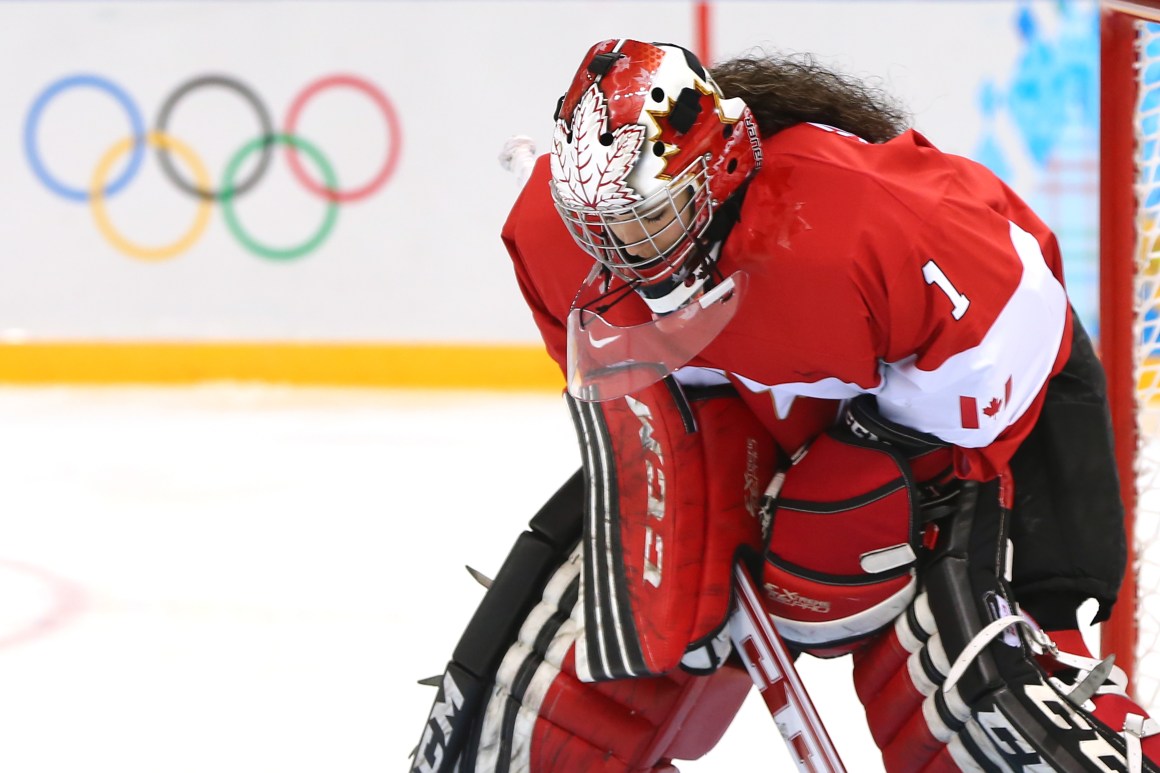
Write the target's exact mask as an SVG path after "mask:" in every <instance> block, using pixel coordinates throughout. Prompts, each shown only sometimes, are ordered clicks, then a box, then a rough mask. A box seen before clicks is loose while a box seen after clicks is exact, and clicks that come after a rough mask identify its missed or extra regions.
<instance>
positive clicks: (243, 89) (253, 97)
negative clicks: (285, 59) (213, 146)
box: [156, 75, 274, 201]
mask: <svg viewBox="0 0 1160 773" xmlns="http://www.w3.org/2000/svg"><path fill="white" fill-rule="evenodd" d="M203 86H221V87H222V88H225V89H229V90H230V91H233V92H235V93H237V94H238V95H239V96H241V98H242V99H244V100H246V101H247V102H249V103H250V106H251V107H252V108H254V112H255V113H257V114H258V123H259V124H261V127H262V134H261V136H263V137H265V138H266V141H265V142H264V143H263V144H262V155H261V156H259V157H258V165H257V167H256V168H255V169H254V171H253V172H251V173H250V176H249V177H247V178H246V179H245V180H243V181H242V182H240V183H238V184H237V185H235V186H234V188H233V191H232V194H233V195H234V196H240V195H241V194H243V193H245V192H246V191H248V190H249V189H250V188H252V187H254V185H256V184H257V182H258V180H260V179H261V178H262V175H263V174H265V172H266V167H267V166H269V164H270V156H271V155H273V151H274V124H273V122H271V121H270V113H269V111H267V110H266V106H265V105H263V104H262V101H261V100H260V99H258V95H257V94H255V93H254V91H253V89H251V88H250V87H249V86H247V85H246V84H244V83H242V82H241V81H239V80H237V79H236V78H230V77H229V76H226V75H201V76H198V77H196V78H192V79H191V80H188V81H186V82H185V83H183V84H181V86H179V87H178V88H177V90H176V91H174V92H173V93H172V94H170V95H169V96H168V97H166V99H165V102H164V103H163V104H162V105H161V110H160V111H158V113H157V123H156V127H157V131H158V132H160V133H162V134H165V129H166V126H167V125H168V124H169V116H170V114H171V113H172V112H173V109H174V108H175V107H177V103H178V102H179V101H181V98H182V97H184V96H185V95H186V94H188V93H189V92H191V91H193V90H194V89H199V88H201V87H203ZM157 160H158V161H159V162H160V163H161V169H162V171H164V172H165V176H166V177H168V178H169V179H170V181H172V182H173V184H174V185H176V186H177V187H178V188H181V190H183V191H185V192H186V193H190V194H193V195H194V196H197V197H198V198H200V199H211V200H213V201H221V198H222V192H221V191H215V190H212V189H211V190H203V189H202V188H198V187H197V186H195V185H192V184H190V183H188V182H186V181H185V179H184V178H182V176H181V175H180V174H179V173H178V171H177V168H176V167H175V166H174V164H173V161H172V159H171V158H170V156H169V149H168V148H167V147H166V146H165V145H164V144H162V145H159V146H158V148H157Z"/></svg>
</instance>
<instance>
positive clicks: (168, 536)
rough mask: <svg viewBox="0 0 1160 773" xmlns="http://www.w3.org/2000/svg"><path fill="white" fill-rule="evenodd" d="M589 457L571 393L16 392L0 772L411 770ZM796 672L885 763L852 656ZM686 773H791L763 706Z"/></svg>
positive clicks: (0, 534)
mask: <svg viewBox="0 0 1160 773" xmlns="http://www.w3.org/2000/svg"><path fill="white" fill-rule="evenodd" d="M578 465H579V454H578V452H577V450H576V441H575V439H574V434H573V430H572V427H571V423H570V421H569V418H568V414H567V410H566V409H565V407H564V405H563V402H562V401H561V399H560V398H558V397H555V396H548V395H542V394H531V395H527V394H520V395H496V394H484V393H470V392H461V393H437V394H424V393H417V392H396V391H385V390H384V391H380V390H313V389H291V388H278V387H255V386H236V385H221V386H205V387H195V388H167V389H159V388H91V389H90V388H84V389H82V388H27V389H23V388H4V389H0V470H2V471H3V473H2V475H0V771H10V772H11V773H81V772H82V771H102V772H104V771H116V772H117V773H208V772H209V771H212V772H213V773H263V772H268V773H322V771H327V772H328V773H329V772H331V771H335V772H341V773H358V772H359V771H384V770H405V769H406V767H407V765H408V759H407V757H408V754H409V753H410V751H411V749H412V748H413V747H414V746H415V745H416V743H417V742H418V740H419V736H420V733H421V731H422V728H423V724H424V721H425V719H426V715H427V711H428V709H429V708H430V705H431V701H432V698H433V697H434V689H433V688H429V687H423V686H420V685H418V684H417V683H416V680H418V679H420V678H422V677H426V676H431V675H434V674H437V673H440V672H441V671H442V669H443V667H444V665H445V663H446V661H447V659H448V658H449V656H450V654H451V650H452V648H453V647H454V645H455V643H456V641H457V639H458V636H459V634H460V632H461V631H462V629H463V627H464V625H465V624H466V622H467V620H468V618H469V616H470V615H471V613H472V611H473V610H474V608H475V606H476V604H477V603H478V602H479V599H480V598H481V596H482V594H483V590H482V588H480V587H479V586H478V585H477V584H476V583H475V582H474V581H473V580H472V579H471V578H470V577H469V576H468V574H467V572H466V571H465V570H464V565H465V564H471V565H472V566H474V567H476V568H478V569H479V570H481V571H482V572H484V573H485V574H493V573H494V572H495V571H496V570H497V569H498V568H499V566H500V564H501V562H502V561H503V558H504V556H505V555H506V554H507V551H508V549H509V547H510V546H511V543H512V542H513V541H514V540H515V538H516V536H517V535H518V534H519V533H520V531H521V530H522V528H523V527H524V525H525V524H526V522H527V520H528V518H529V517H530V516H531V515H532V514H533V513H534V512H535V510H536V509H537V508H538V507H539V505H540V504H542V502H543V501H544V500H545V499H546V498H547V497H548V496H549V495H550V494H551V493H552V492H553V491H555V489H556V488H557V486H558V485H559V484H560V483H561V482H562V481H563V480H564V479H565V478H566V477H567V476H568V475H569V474H570V473H571V472H572V471H573V470H574V469H575V468H576V467H577V466H578ZM803 661H804V662H803V663H802V669H801V670H802V673H803V678H804V679H805V680H806V682H807V684H808V686H809V687H810V688H811V690H812V692H813V694H814V697H815V700H816V702H817V704H818V708H819V711H820V712H821V714H822V716H823V718H824V719H825V720H826V723H827V725H828V726H829V727H830V729H831V733H832V734H833V736H834V737H835V742H836V744H837V746H838V748H839V750H840V752H841V753H842V755H843V756H844V758H845V760H846V763H847V767H848V768H849V769H850V770H851V771H852V772H855V771H857V772H861V771H880V770H882V767H881V763H880V762H879V758H878V753H877V751H876V750H875V749H874V746H873V743H872V741H871V740H870V737H869V733H868V732H867V730H866V729H865V721H864V719H863V716H862V711H861V709H860V707H859V706H858V705H857V702H856V700H855V698H854V697H853V691H852V689H851V687H850V680H849V671H850V666H849V660H848V659H842V660H837V661H816V660H810V659H803ZM680 768H681V770H682V771H686V772H690V771H692V772H695V773H703V772H704V771H737V770H745V771H760V770H768V771H789V770H793V766H792V764H791V763H790V761H789V758H788V756H787V755H786V752H785V751H784V747H783V746H782V742H781V740H780V738H779V736H778V734H777V731H776V728H775V726H774V724H773V722H772V720H771V719H770V716H769V714H768V712H767V711H766V710H765V708H764V704H763V703H762V702H761V700H760V698H759V697H758V696H757V694H756V692H754V693H751V695H750V699H749V701H748V702H747V703H746V705H745V707H744V708H743V709H742V712H741V714H740V715H739V716H738V718H737V719H736V721H735V722H734V725H733V726H732V727H731V728H730V730H729V731H728V732H727V733H726V736H725V738H724V739H723V740H722V742H721V743H720V744H719V746H718V747H717V748H716V749H714V750H713V751H712V752H711V753H710V754H709V755H708V756H707V757H705V758H704V759H702V760H700V761H696V762H685V763H681V764H680Z"/></svg>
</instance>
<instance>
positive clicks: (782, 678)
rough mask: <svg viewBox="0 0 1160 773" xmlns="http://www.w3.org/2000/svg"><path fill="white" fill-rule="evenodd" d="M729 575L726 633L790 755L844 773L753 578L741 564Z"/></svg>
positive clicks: (811, 772)
mask: <svg viewBox="0 0 1160 773" xmlns="http://www.w3.org/2000/svg"><path fill="white" fill-rule="evenodd" d="M733 577H734V580H735V581H736V588H735V591H734V594H735V596H736V599H735V603H736V608H735V609H734V611H733V614H732V615H730V617H729V635H730V637H731V638H732V639H733V646H734V647H735V648H736V649H737V653H738V654H739V655H740V656H741V660H742V662H743V663H744V664H745V668H746V670H748V671H749V676H750V677H751V678H752V679H753V683H754V684H756V685H757V689H758V690H760V691H761V697H762V698H763V699H764V700H765V705H766V707H767V708H768V709H769V713H770V714H771V715H773V721H774V722H775V723H777V729H778V732H780V733H781V737H782V740H784V741H785V745H786V748H787V749H789V752H790V756H791V757H793V760H794V763H795V764H796V765H797V768H798V770H800V771H803V773H845V771H846V768H845V767H844V766H843V765H842V760H841V758H840V757H839V756H838V750H837V749H836V748H834V744H833V742H832V741H831V740H830V735H829V733H827V732H826V727H825V725H824V724H822V718H821V717H820V716H819V715H818V712H817V710H816V709H815V708H814V704H813V701H811V700H810V696H809V693H807V692H806V688H805V685H804V684H802V680H801V678H800V677H799V676H798V673H797V669H796V668H795V667H794V664H793V657H792V656H791V655H790V654H789V650H787V649H786V646H785V643H784V642H783V641H782V640H781V637H780V636H778V634H777V630H776V629H775V628H774V627H773V623H772V621H771V620H770V619H769V615H768V614H766V612H765V608H764V607H763V606H762V604H761V597H760V596H759V595H758V590H757V586H756V584H755V583H754V582H753V578H752V577H750V575H749V572H748V571H747V570H746V569H745V567H744V565H743V564H741V563H738V564H737V565H736V566H734V567H733Z"/></svg>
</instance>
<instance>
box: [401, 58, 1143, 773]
mask: <svg viewBox="0 0 1160 773" xmlns="http://www.w3.org/2000/svg"><path fill="white" fill-rule="evenodd" d="M553 120H554V122H555V128H554V135H553V142H552V147H551V149H550V152H549V153H548V154H546V155H545V156H544V157H541V158H539V159H537V160H536V161H535V164H534V167H533V168H532V169H531V172H530V179H529V180H528V182H527V183H526V185H525V186H524V188H523V191H522V193H521V194H520V196H519V198H518V200H517V202H516V204H515V206H514V207H513V209H512V212H511V214H510V216H509V218H508V220H507V223H506V225H505V226H504V229H503V239H504V241H505V243H506V245H507V248H508V251H509V253H510V255H511V258H512V261H513V265H514V269H515V274H516V278H517V280H518V282H519V285H520V288H521V290H522V291H523V295H524V298H525V299H526V301H527V304H528V306H529V308H530V309H531V312H532V314H533V316H534V318H535V321H536V323H537V325H538V327H539V329H540V331H541V333H542V335H543V339H544V342H545V345H546V347H547V349H548V351H549V353H550V354H551V355H552V356H553V358H554V359H555V360H556V361H557V362H558V363H559V364H560V367H561V369H562V370H563V371H564V373H565V375H566V378H567V391H568V396H567V404H568V406H569V410H570V411H571V412H572V417H573V421H574V424H575V427H576V430H577V437H578V440H579V443H580V447H581V452H582V459H583V469H582V470H580V471H578V472H577V474H576V475H575V476H573V478H571V479H570V480H568V481H567V482H565V483H564V485H563V486H562V487H561V488H560V490H559V492H558V493H557V494H556V495H555V496H554V497H553V498H552V499H551V500H550V501H549V502H548V503H546V504H545V505H544V507H543V508H542V510H541V511H540V512H539V513H538V514H536V515H535V517H534V518H533V519H532V521H531V524H530V526H529V529H528V531H526V532H525V533H524V534H522V535H520V537H519V538H518V539H517V540H516V543H515V545H514V547H513V549H512V551H511V554H510V555H509V557H508V558H507V560H506V561H505V563H504V565H503V567H502V569H501V570H500V572H499V573H498V575H497V576H496V578H495V580H494V582H493V583H492V584H491V586H490V588H489V590H488V592H487V594H486V595H485V597H484V599H483V602H482V603H481V605H480V607H479V609H478V610H477V612H476V614H475V615H474V617H473V618H472V620H471V621H470V623H469V624H468V626H467V629H466V631H465V632H464V634H463V636H462V638H461V640H460V642H459V644H458V646H457V647H456V648H455V649H454V652H453V653H452V658H451V661H450V663H449V664H448V666H447V669H446V671H445V673H444V674H443V676H442V678H441V680H440V684H439V689H438V694H437V697H436V699H435V702H434V705H433V707H432V710H431V713H430V716H429V718H428V720H427V723H426V725H425V726H424V728H423V732H422V735H421V740H420V743H419V747H418V749H417V750H416V754H415V758H414V765H413V769H414V770H417V771H431V770H459V771H493V770H494V771H533V772H535V771H594V770H598V771H671V770H675V769H676V767H675V762H674V761H677V760H682V759H696V758H698V757H700V756H701V755H703V754H705V753H706V752H707V751H708V750H709V749H711V748H712V747H713V745H714V744H715V743H716V742H717V741H718V740H719V738H720V737H721V735H722V733H723V732H724V731H725V729H726V728H727V727H728V725H729V723H730V721H731V720H732V718H733V717H734V715H735V714H736V712H737V711H738V709H739V707H740V705H741V703H742V701H743V699H744V697H745V695H746V693H747V692H748V691H749V690H750V689H751V688H752V684H753V680H751V678H750V675H749V673H747V671H746V668H745V664H746V661H747V660H749V661H752V657H751V653H749V652H747V651H746V647H745V646H739V643H738V641H736V640H735V639H736V637H735V636H731V635H730V631H731V628H730V626H729V625H728V620H729V618H730V614H731V612H732V611H733V610H734V604H735V603H736V598H737V591H738V587H737V585H738V583H736V582H735V581H734V568H735V567H737V566H740V567H741V568H742V569H743V570H744V574H743V575H742V576H744V577H746V578H752V580H753V581H754V583H755V585H756V587H757V588H758V589H759V590H760V596H761V598H760V601H761V610H760V613H759V614H760V615H761V616H762V619H763V620H767V621H768V622H769V623H772V626H773V627H775V628H776V631H777V633H778V634H779V635H780V639H781V640H782V641H783V642H784V644H785V646H787V647H788V648H789V650H790V651H791V652H792V653H794V654H795V655H807V654H808V655H809V656H817V657H852V658H853V659H854V682H855V685H854V686H855V690H856V692H857V694H858V696H859V699H860V700H861V702H862V704H863V706H864V707H865V713H866V721H867V723H868V725H869V728H870V731H871V734H872V736H873V738H874V740H875V742H876V743H877V745H878V747H879V748H880V749H881V752H882V763H883V766H884V767H885V769H886V770H888V771H890V773H902V772H903V771H952V770H965V771H1004V772H1006V771H1049V770H1063V771H1153V770H1160V764H1158V762H1157V761H1160V735H1158V734H1157V730H1158V728H1157V726H1156V724H1155V723H1154V722H1153V721H1152V720H1151V719H1150V718H1149V717H1148V716H1147V713H1146V712H1145V711H1144V710H1143V709H1142V708H1141V707H1139V706H1138V705H1136V704H1135V703H1134V702H1133V701H1132V700H1131V699H1130V698H1129V697H1128V695H1127V694H1126V692H1125V689H1124V687H1125V680H1124V678H1123V674H1122V672H1120V671H1119V670H1118V669H1117V668H1116V667H1115V665H1114V659H1113V658H1108V659H1106V660H1099V659H1096V658H1094V657H1092V655H1091V653H1089V652H1088V651H1087V650H1086V649H1085V647H1084V644H1083V640H1082V637H1081V636H1080V634H1079V631H1078V621H1077V609H1078V608H1079V606H1080V605H1081V604H1082V603H1084V602H1085V601H1087V600H1088V599H1095V600H1096V601H1097V602H1098V612H1097V614H1096V620H1097V621H1100V620H1103V619H1106V617H1107V615H1108V613H1109V611H1110V608H1111V606H1112V605H1113V603H1114V602H1115V598H1116V594H1117V591H1118V588H1119V581H1120V578H1121V577H1122V575H1123V571H1124V554H1125V547H1124V546H1125V535H1124V528H1123V522H1122V521H1123V510H1122V505H1121V503H1120V502H1119V500H1118V482H1117V478H1116V472H1115V467H1114V465H1113V462H1112V454H1111V439H1110V429H1109V422H1108V416H1107V407H1106V397H1105V389H1104V382H1103V374H1102V370H1101V368H1100V365H1099V362H1098V361H1097V359H1096V358H1095V355H1094V352H1093V349H1092V347H1091V344H1090V342H1089V340H1088V338H1087V336H1086V334H1085V333H1084V330H1083V328H1082V326H1081V324H1080V322H1079V320H1078V318H1077V317H1076V316H1075V315H1074V313H1073V312H1072V310H1071V306H1070V304H1069V302H1068V298H1067V294H1066V291H1065V288H1064V283H1063V270H1062V261H1061V257H1060V254H1059V248H1058V245H1057V243H1056V240H1055V238H1054V236H1053V235H1052V233H1051V232H1050V230H1049V229H1048V228H1047V227H1046V226H1045V225H1044V224H1043V222H1042V221H1041V220H1040V219H1039V218H1038V217H1037V216H1036V215H1035V214H1034V213H1033V212H1032V211H1031V210H1030V209H1029V208H1028V207H1027V205H1026V204H1024V203H1023V202H1022V201H1021V200H1020V199H1019V198H1018V197H1017V196H1016V195H1015V194H1014V193H1013V192H1012V191H1011V190H1009V189H1008V188H1007V187H1005V186H1004V185H1003V183H1002V182H1001V181H999V180H998V179H997V178H995V177H994V176H993V175H992V174H991V173H990V172H988V171H987V170H986V169H984V168H983V167H981V166H979V165H977V164H975V163H973V162H971V161H969V160H967V159H964V158H961V157H957V156H953V155H949V154H945V153H942V152H940V151H939V150H938V149H937V148H936V147H935V146H933V145H932V144H931V143H930V142H929V141H928V140H927V139H925V138H924V137H923V136H922V135H920V134H918V133H917V132H915V131H913V130H910V129H907V128H906V126H905V120H904V117H903V114H902V113H901V111H900V110H899V109H898V108H896V107H895V106H894V104H893V103H892V102H891V101H890V100H889V98H887V97H886V96H885V95H882V94H880V93H878V92H875V91H873V90H871V89H869V88H867V87H866V86H865V85H864V84H862V83H859V82H857V81H853V80H849V79H846V78H844V77H842V76H839V75H837V74H835V73H833V72H829V71H827V70H825V69H822V68H820V67H819V66H817V65H816V64H814V63H812V62H811V61H810V60H808V59H774V58H763V57H748V58H741V59H735V60H731V61H728V62H725V63H723V64H721V65H718V66H716V67H714V68H713V69H712V70H711V71H710V70H707V69H706V68H704V67H703V66H702V65H701V63H700V62H699V61H698V60H697V59H696V57H695V56H693V55H692V54H691V53H690V52H688V51H687V50H685V49H683V48H681V47H679V46H674V45H669V44H664V43H644V42H639V41H634V40H624V39H621V40H607V41H603V42H600V43H597V44H596V45H595V46H593V47H592V48H591V49H590V50H589V51H588V52H587V53H586V54H585V55H584V58H583V60H582V61H581V63H580V67H579V69H578V70H577V72H576V74H575V76H574V78H573V80H572V82H571V84H570V86H569V87H568V89H567V91H566V92H565V93H564V96H563V97H561V98H560V100H559V102H558V104H557V105H556V109H555V114H554V117H553ZM743 644H744V643H742V645H743ZM749 665H750V666H752V662H750V663H749ZM766 700H767V703H769V702H770V700H769V698H768V697H767V699H766ZM788 740H789V741H790V748H791V751H795V749H794V744H793V738H792V737H790V738H788ZM763 743H766V741H765V740H764V739H754V745H755V749H757V748H758V747H759V746H760V745H761V744H763ZM794 758H795V760H796V761H797V763H798V766H799V769H801V770H827V769H836V768H835V767H834V766H827V765H826V764H824V763H821V762H819V761H818V760H814V759H811V758H810V757H809V755H808V754H806V753H803V752H802V751H801V749H797V750H796V752H795V754H794Z"/></svg>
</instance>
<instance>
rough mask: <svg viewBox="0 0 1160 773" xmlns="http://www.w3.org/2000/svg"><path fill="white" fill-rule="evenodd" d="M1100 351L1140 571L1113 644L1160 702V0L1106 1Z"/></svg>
mask: <svg viewBox="0 0 1160 773" xmlns="http://www.w3.org/2000/svg"><path fill="white" fill-rule="evenodd" d="M1100 7H1101V8H1100V9H1101V14H1100V27H1101V29H1100V47H1101V55H1100V57H1101V58H1100V356H1101V358H1102V360H1103V363H1104V368H1105V370H1106V371H1107V374H1108V392H1109V400H1110V402H1111V410H1112V424H1113V426H1114V428H1115V435H1116V461H1117V464H1118V467H1119V470H1120V488H1121V492H1122V494H1123V498H1124V503H1125V506H1126V507H1127V512H1128V536H1129V539H1128V572H1127V575H1126V576H1125V579H1124V585H1123V588H1122V590H1121V592H1120V600H1119V602H1118V603H1117V604H1116V609H1115V612H1114V613H1113V616H1112V619H1111V620H1110V621H1109V622H1108V623H1106V624H1105V625H1104V627H1103V630H1102V643H1101V647H1102V649H1103V651H1104V653H1111V652H1115V653H1116V663H1117V665H1119V666H1121V667H1122V668H1124V669H1125V670H1126V671H1127V672H1128V674H1129V676H1130V677H1131V678H1132V685H1133V692H1134V694H1135V697H1136V698H1137V700H1138V701H1139V702H1140V703H1141V704H1142V705H1144V706H1145V707H1147V708H1149V709H1150V710H1151V711H1152V712H1153V713H1156V710H1157V709H1158V708H1160V646H1158V645H1160V609H1153V608H1152V605H1153V604H1156V603H1157V602H1160V574H1158V572H1160V534H1157V523H1158V519H1160V475H1158V474H1157V472H1158V471H1160V453H1158V451H1160V222H1158V221H1160V164H1157V158H1158V156H1160V131H1158V126H1157V123H1158V122H1160V0H1102V2H1101V4H1100Z"/></svg>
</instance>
